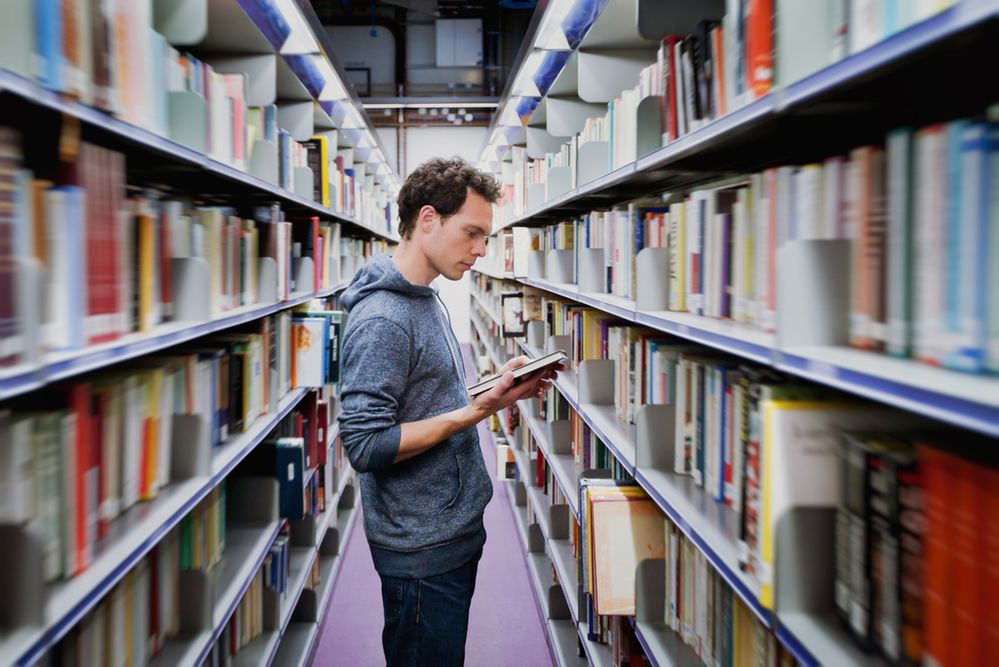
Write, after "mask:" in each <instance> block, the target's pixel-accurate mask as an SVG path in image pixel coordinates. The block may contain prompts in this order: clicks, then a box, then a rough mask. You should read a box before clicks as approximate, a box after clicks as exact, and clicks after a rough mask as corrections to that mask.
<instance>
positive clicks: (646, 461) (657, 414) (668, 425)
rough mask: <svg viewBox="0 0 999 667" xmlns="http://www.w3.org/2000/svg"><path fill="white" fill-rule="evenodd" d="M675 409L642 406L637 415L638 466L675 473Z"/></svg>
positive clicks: (636, 455) (636, 453) (636, 449)
mask: <svg viewBox="0 0 999 667" xmlns="http://www.w3.org/2000/svg"><path fill="white" fill-rule="evenodd" d="M675 422H676V406H674V405H643V406H642V407H641V408H639V410H638V413H637V414H636V415H635V467H636V468H639V469H654V470H661V471H663V472H666V473H672V472H673V462H674V450H675V438H674V435H673V434H674V433H675V432H676V426H675Z"/></svg>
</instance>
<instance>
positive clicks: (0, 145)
mask: <svg viewBox="0 0 999 667" xmlns="http://www.w3.org/2000/svg"><path fill="white" fill-rule="evenodd" d="M59 180H60V183H59V184H58V185H56V184H54V183H53V182H52V181H49V180H46V179H44V178H36V177H35V175H34V174H33V173H32V172H31V171H30V170H28V169H25V168H24V167H23V166H22V149H21V146H20V138H19V137H18V135H17V132H16V131H14V130H12V129H10V128H3V129H2V131H0V181H3V182H5V183H6V184H7V185H8V186H9V188H10V192H11V198H10V200H9V202H8V203H7V205H6V206H5V207H3V208H2V209H0V236H2V238H4V239H6V244H5V245H4V246H3V247H4V248H5V250H4V252H3V256H2V258H0V260H2V261H0V360H2V362H3V363H5V364H7V365H11V364H14V363H17V362H18V361H19V360H21V359H23V358H24V356H25V355H26V354H27V353H28V350H29V347H30V346H31V345H38V346H39V348H40V351H43V352H45V351H60V350H75V349H80V348H82V347H85V346H89V345H94V344H98V343H103V342H108V341H111V340H115V339H117V338H119V337H121V336H124V335H126V334H128V333H131V332H134V331H150V330H151V329H153V328H154V327H156V326H157V325H159V324H161V323H163V322H166V321H171V320H176V319H177V313H178V310H179V307H180V306H179V305H178V304H177V303H175V299H176V289H177V283H176V279H177V275H176V274H177V272H178V271H180V270H182V268H181V267H179V266H178V262H179V261H181V260H192V259H199V260H203V261H204V262H206V263H207V265H208V276H207V278H208V285H207V287H208V289H207V290H206V291H205V296H206V299H207V301H208V309H209V311H210V313H212V314H221V313H223V312H225V311H229V310H233V309H236V308H240V307H243V306H248V305H252V304H255V303H257V302H258V301H259V299H260V295H261V293H262V292H263V291H265V290H267V287H268V286H265V285H260V284H259V275H260V274H259V273H258V265H259V260H260V258H262V257H270V258H272V259H273V260H274V262H275V264H276V268H277V283H276V285H274V286H273V287H274V288H276V289H275V292H276V294H277V297H278V299H287V298H289V297H290V295H291V294H292V293H293V292H303V291H314V290H319V289H323V288H327V287H332V286H333V285H335V284H338V283H339V282H340V281H341V280H342V279H345V278H349V275H345V274H346V272H347V271H352V270H354V269H356V268H358V267H359V265H360V264H361V263H363V261H364V258H365V257H367V256H370V254H371V253H373V252H376V251H382V250H384V249H385V244H384V242H381V241H377V240H364V239H355V238H349V237H346V236H343V235H342V233H341V226H340V224H339V223H336V222H333V223H323V222H320V221H319V219H318V218H317V217H311V218H306V219H303V220H300V221H294V222H291V221H287V220H285V218H284V215H283V213H282V212H281V209H280V207H279V206H276V205H274V206H269V207H259V208H258V209H257V210H255V211H254V212H253V217H252V218H247V217H240V216H238V215H237V214H236V210H235V209H234V208H227V207H214V206H204V205H199V204H198V203H197V202H193V201H190V200H188V201H183V200H179V199H171V198H167V197H166V196H164V195H163V194H161V193H157V192H153V191H136V192H135V193H134V194H133V195H132V196H127V193H126V190H125V158H124V155H123V154H121V153H119V152H116V151H111V150H108V149H104V148H101V147H99V146H96V145H94V144H90V143H87V142H83V143H81V144H80V147H79V153H78V156H77V158H76V160H75V161H73V162H71V163H66V164H65V165H64V168H63V169H62V170H61V177H60V179H59ZM302 257H309V258H311V259H312V261H313V266H314V271H313V273H312V282H311V283H309V284H302V285H298V284H296V282H295V279H296V277H297V276H296V275H295V265H296V260H298V259H299V258H302ZM31 263H34V264H36V265H37V266H38V267H39V268H40V269H41V272H40V276H39V277H38V279H37V280H36V279H32V277H31V274H30V273H29V272H28V271H27V267H28V265H29V264H31ZM341 267H345V271H341ZM37 291H40V292H41V296H42V298H41V300H40V302H39V299H38V297H36V296H33V295H34V293H35V292H37ZM267 291H269V290H267ZM28 321H38V322H39V332H38V334H37V335H36V334H35V333H34V332H33V331H29V330H27V328H26V326H27V325H26V322H28Z"/></svg>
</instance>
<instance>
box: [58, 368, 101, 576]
mask: <svg viewBox="0 0 999 667" xmlns="http://www.w3.org/2000/svg"><path fill="white" fill-rule="evenodd" d="M65 395H66V406H67V407H68V408H69V410H71V411H72V412H73V413H74V414H75V415H76V507H74V508H73V511H75V512H76V537H75V540H74V542H75V543H76V544H75V549H74V553H75V559H74V564H73V574H74V575H76V574H79V573H81V572H83V571H84V570H85V569H87V567H89V566H90V562H91V560H92V559H93V549H94V543H95V542H96V541H97V524H98V513H97V501H98V495H99V491H98V489H99V488H100V478H101V476H100V467H99V464H98V461H99V455H98V454H97V452H96V449H97V448H95V447H94V442H93V438H92V437H91V431H92V429H93V423H94V415H93V413H92V405H91V400H90V384H89V383H87V382H78V383H75V384H72V385H69V386H68V387H67V388H66V394H65Z"/></svg>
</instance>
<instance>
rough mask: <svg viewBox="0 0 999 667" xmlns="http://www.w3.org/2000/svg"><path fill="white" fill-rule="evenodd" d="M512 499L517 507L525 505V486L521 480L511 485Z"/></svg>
mask: <svg viewBox="0 0 999 667" xmlns="http://www.w3.org/2000/svg"><path fill="white" fill-rule="evenodd" d="M513 501H514V504H515V505H516V506H517V507H524V506H525V505H527V487H525V486H524V483H523V482H517V483H516V484H515V485H514V487H513Z"/></svg>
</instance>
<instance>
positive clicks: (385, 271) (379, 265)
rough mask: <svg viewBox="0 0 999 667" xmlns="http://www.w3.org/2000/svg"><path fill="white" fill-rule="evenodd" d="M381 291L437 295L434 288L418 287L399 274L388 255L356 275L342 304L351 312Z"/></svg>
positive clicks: (381, 256)
mask: <svg viewBox="0 0 999 667" xmlns="http://www.w3.org/2000/svg"><path fill="white" fill-rule="evenodd" d="M380 290H391V291H393V292H398V293H400V294H405V295H407V296H415V297H420V296H424V297H432V296H434V295H435V294H436V293H437V290H436V289H435V288H434V287H426V286H424V285H416V284H414V283H411V282H409V281H408V280H406V277H405V276H403V275H402V274H401V273H399V269H397V268H396V267H395V262H393V261H392V258H391V257H389V256H388V255H381V254H379V255H375V256H374V257H372V258H371V260H370V261H369V262H368V263H367V264H365V265H364V266H362V267H361V268H360V269H359V270H358V271H357V273H355V274H354V277H353V279H351V281H350V284H349V285H348V286H347V288H346V289H345V290H344V292H343V295H342V296H341V297H340V303H342V304H343V307H344V308H345V309H346V310H347V312H350V310H351V309H352V308H353V307H354V306H356V305H357V304H358V303H360V302H361V301H362V300H363V299H365V298H366V297H368V296H370V295H371V294H374V293H375V292H378V291H380Z"/></svg>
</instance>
